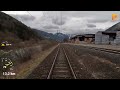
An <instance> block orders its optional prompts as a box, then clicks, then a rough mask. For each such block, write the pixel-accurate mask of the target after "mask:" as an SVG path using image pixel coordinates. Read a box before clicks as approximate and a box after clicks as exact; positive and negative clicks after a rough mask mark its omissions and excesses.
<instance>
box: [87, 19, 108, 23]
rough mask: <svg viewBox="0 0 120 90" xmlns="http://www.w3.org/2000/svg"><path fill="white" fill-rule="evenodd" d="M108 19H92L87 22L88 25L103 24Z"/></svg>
mask: <svg viewBox="0 0 120 90" xmlns="http://www.w3.org/2000/svg"><path fill="white" fill-rule="evenodd" d="M108 21H109V20H108V19H93V20H88V22H89V23H105V22H108Z"/></svg>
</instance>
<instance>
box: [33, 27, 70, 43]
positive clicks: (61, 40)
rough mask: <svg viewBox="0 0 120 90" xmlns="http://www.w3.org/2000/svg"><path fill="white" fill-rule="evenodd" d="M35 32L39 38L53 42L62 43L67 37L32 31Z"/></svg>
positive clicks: (60, 34) (61, 34)
mask: <svg viewBox="0 0 120 90" xmlns="http://www.w3.org/2000/svg"><path fill="white" fill-rule="evenodd" d="M33 30H34V31H35V32H37V34H38V36H41V37H43V38H47V39H50V40H55V41H59V42H63V40H64V39H68V38H69V36H68V35H66V34H63V33H55V34H52V33H47V32H45V31H41V30H37V29H33Z"/></svg>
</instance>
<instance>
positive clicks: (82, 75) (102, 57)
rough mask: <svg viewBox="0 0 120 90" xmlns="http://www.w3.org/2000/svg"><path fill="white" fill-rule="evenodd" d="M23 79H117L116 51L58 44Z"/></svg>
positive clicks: (119, 70) (119, 59)
mask: <svg viewBox="0 0 120 90" xmlns="http://www.w3.org/2000/svg"><path fill="white" fill-rule="evenodd" d="M25 78H27V79H120V50H113V49H105V48H98V47H90V46H83V45H74V44H59V45H58V46H57V47H56V48H55V49H54V50H53V51H52V52H51V53H50V54H49V55H48V56H47V57H46V58H45V59H44V60H43V61H42V62H41V63H40V64H39V65H38V67H37V68H35V69H34V70H33V71H32V73H31V74H29V75H28V76H27V77H25Z"/></svg>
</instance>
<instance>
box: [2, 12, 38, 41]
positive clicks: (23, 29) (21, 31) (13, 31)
mask: <svg viewBox="0 0 120 90" xmlns="http://www.w3.org/2000/svg"><path fill="white" fill-rule="evenodd" d="M30 39H34V40H36V39H38V36H37V34H36V33H35V32H34V31H33V30H32V29H31V28H30V27H27V26H26V25H24V24H23V23H22V22H20V21H18V20H16V19H15V18H13V17H11V16H9V15H7V14H5V13H3V12H0V43H1V42H2V41H11V42H16V43H17V42H20V41H26V40H30Z"/></svg>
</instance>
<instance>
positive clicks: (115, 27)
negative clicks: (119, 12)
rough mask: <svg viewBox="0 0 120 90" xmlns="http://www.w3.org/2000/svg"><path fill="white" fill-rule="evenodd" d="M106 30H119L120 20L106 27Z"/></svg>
mask: <svg viewBox="0 0 120 90" xmlns="http://www.w3.org/2000/svg"><path fill="white" fill-rule="evenodd" d="M106 31H120V22H119V23H117V24H115V25H113V26H112V27H110V28H108V29H107V30H106Z"/></svg>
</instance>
